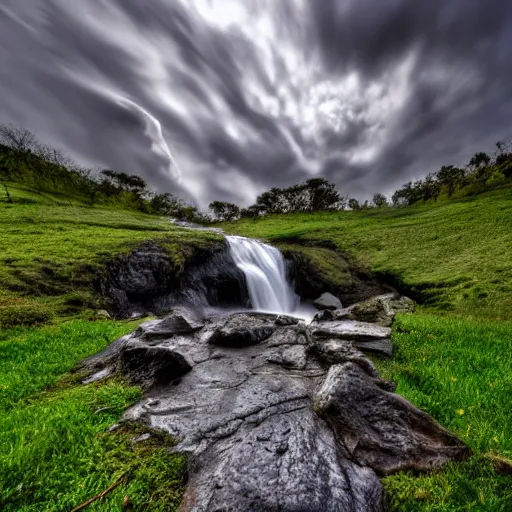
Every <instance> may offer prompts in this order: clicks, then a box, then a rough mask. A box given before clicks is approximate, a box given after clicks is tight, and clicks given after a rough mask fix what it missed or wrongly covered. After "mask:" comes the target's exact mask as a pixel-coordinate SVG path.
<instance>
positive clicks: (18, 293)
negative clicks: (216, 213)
mask: <svg viewBox="0 0 512 512" xmlns="http://www.w3.org/2000/svg"><path fill="white" fill-rule="evenodd" d="M11 195H12V196H13V197H14V198H15V200H16V202H15V203H14V204H7V203H6V202H0V247H2V251H1V252H0V327H1V325H2V323H3V322H2V319H4V321H5V323H6V324H7V323H8V322H7V320H9V318H11V317H14V316H21V317H23V316H25V317H27V315H28V313H29V312H31V311H32V310H34V309H35V310H36V311H39V310H42V311H43V312H46V313H49V314H56V315H58V316H63V315H65V314H69V313H72V312H73V306H74V305H75V304H77V305H78V306H79V307H78V308H77V309H83V308H81V306H83V305H90V306H94V303H95V301H94V299H93V298H92V297H91V296H90V294H91V281H92V280H93V278H94V277H95V276H96V275H97V272H98V270H99V269H100V268H101V266H102V264H103V263H104V261H106V260H107V259H109V258H111V257H113V256H114V255H116V254H120V253H123V252H127V251H129V250H130V249H131V248H132V247H133V246H135V245H137V244H139V243H141V242H143V241H145V240H149V239H152V240H160V241H162V242H164V243H165V246H166V247H167V248H168V250H169V252H170V254H171V256H172V257H173V258H174V260H175V263H176V265H177V267H179V266H180V265H181V264H182V257H183V251H184V250H185V249H186V246H187V245H191V244H197V245H199V244H205V243H208V242H209V241H210V240H214V239H218V236H217V235H213V234H211V233H204V232H190V231H184V230H181V229H179V228H175V227H172V225H170V224H169V222H168V220H167V219H163V218H158V217H155V216H151V215H145V214H142V213H138V212H133V211H128V210H118V209H113V208H91V207H87V206H84V205H83V204H80V203H79V202H76V201H63V200H62V199H60V198H58V197H56V196H50V195H48V194H43V195H41V194H36V193H34V192H32V191H30V190H28V189H23V188H20V187H19V186H17V187H15V186H11ZM0 199H1V198H0ZM7 308H8V310H7ZM18 310H19V313H17V311H18ZM2 313H3V314H2Z"/></svg>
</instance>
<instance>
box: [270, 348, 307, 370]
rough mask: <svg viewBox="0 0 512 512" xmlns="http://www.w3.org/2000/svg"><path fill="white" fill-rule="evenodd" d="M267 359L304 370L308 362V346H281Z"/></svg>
mask: <svg viewBox="0 0 512 512" xmlns="http://www.w3.org/2000/svg"><path fill="white" fill-rule="evenodd" d="M267 361H268V362H269V363H275V364H280V365H282V366H286V367H288V368H298V369H300V370H302V369H303V368H305V367H306V364H307V356H306V347H304V346H291V347H284V348H280V349H278V350H277V351H276V353H274V354H272V353H270V354H269V356H268V357H267Z"/></svg>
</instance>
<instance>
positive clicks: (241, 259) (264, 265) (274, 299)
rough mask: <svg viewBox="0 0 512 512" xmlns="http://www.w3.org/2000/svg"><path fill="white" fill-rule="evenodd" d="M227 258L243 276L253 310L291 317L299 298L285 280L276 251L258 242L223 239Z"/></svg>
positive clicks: (279, 252)
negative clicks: (289, 315) (227, 247)
mask: <svg viewBox="0 0 512 512" xmlns="http://www.w3.org/2000/svg"><path fill="white" fill-rule="evenodd" d="M226 238H227V241H228V244H229V247H230V251H231V256H232V257H233V260H234V261H235V263H236V265H237V267H238V268H239V269H240V270H241V271H242V272H243V273H244V275H245V279H246V281H247V288H248V290H249V297H250V298H251V303H252V307H253V309H256V310H259V311H266V312H270V313H293V312H295V311H296V310H297V308H298V306H299V302H300V301H299V297H298V296H297V295H296V294H295V293H294V291H293V289H292V287H291V286H290V283H289V282H288V280H287V278H286V267H285V262H284V258H283V255H282V254H281V251H279V249H276V248H275V247H272V246H271V245H267V244H264V243H262V242H259V241H258V240H254V239H251V238H244V237H241V236H227V237H226Z"/></svg>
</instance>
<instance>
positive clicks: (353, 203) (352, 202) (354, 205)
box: [348, 198, 361, 211]
mask: <svg viewBox="0 0 512 512" xmlns="http://www.w3.org/2000/svg"><path fill="white" fill-rule="evenodd" d="M348 207H349V208H350V209H351V210H354V211H358V210H360V209H361V203H360V202H359V201H358V200H357V199H354V198H350V199H349V200H348Z"/></svg>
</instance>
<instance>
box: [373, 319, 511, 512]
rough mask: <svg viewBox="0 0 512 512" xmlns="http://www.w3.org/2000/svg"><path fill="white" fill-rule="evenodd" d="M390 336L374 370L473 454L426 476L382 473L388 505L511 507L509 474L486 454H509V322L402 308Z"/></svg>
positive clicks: (398, 507)
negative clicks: (385, 356) (390, 345)
mask: <svg viewBox="0 0 512 512" xmlns="http://www.w3.org/2000/svg"><path fill="white" fill-rule="evenodd" d="M393 337H394V345H395V357H394V358H393V360H391V361H382V360H381V361H378V362H377V364H378V367H379V370H380V371H381V375H382V376H384V377H385V378H388V379H391V380H394V381H395V382H397V384H398V387H397V392H398V393H399V394H400V395H402V396H405V397H406V398H407V399H409V400H410V401H411V402H413V403H414V404H416V405H417V406H418V407H419V408H421V409H423V410H424V411H427V412H428V413H429V414H431V415H432V416H433V417H434V418H435V419H436V420H437V421H439V422H440V423H441V424H442V425H443V426H444V427H446V428H448V429H449V430H451V431H453V432H455V433H456V434H457V435H458V436H459V437H460V438H461V439H463V440H464V441H465V442H466V443H467V444H468V445H469V446H470V447H471V449H472V450H473V452H474V456H473V457H472V458H471V459H470V460H469V461H467V462H464V463H462V464H453V465H451V466H449V467H448V468H447V469H446V470H444V471H440V472H436V473H433V474H429V475H423V476H417V475H412V474H410V473H405V474H399V475H395V476H392V477H387V478H385V479H384V485H385V488H386V490H387V491H388V494H389V495H390V499H391V503H392V504H393V508H392V510H397V511H446V512H448V511H450V512H452V511H473V510H482V511H484V510H485V511H489V512H490V511H506V510H512V477H511V476H501V475H499V474H497V473H496V471H495V470H494V468H493V463H492V461H491V458H492V455H493V454H499V455H501V456H503V457H505V458H507V459H510V460H511V461H512V436H511V432H512V415H511V413H510V397H511V396H512V322H496V321H483V320H478V321H476V320H469V319H463V318H451V317H439V316H438V315H433V314H425V313H419V314H414V315H403V316H401V317H400V318H399V319H398V321H397V322H396V323H395V326H394V335H393Z"/></svg>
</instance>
